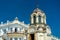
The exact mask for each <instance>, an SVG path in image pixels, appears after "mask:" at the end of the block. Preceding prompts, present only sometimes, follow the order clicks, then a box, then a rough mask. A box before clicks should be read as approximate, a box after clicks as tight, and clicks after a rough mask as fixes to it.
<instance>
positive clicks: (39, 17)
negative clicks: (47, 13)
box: [38, 15, 41, 23]
mask: <svg viewBox="0 0 60 40" xmlns="http://www.w3.org/2000/svg"><path fill="white" fill-rule="evenodd" d="M38 22H39V23H41V16H40V15H39V16H38Z"/></svg>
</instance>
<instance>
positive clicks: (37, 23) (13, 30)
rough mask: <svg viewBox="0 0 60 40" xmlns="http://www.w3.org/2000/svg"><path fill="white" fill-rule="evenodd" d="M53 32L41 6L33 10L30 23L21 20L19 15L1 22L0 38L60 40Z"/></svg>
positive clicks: (11, 39)
mask: <svg viewBox="0 0 60 40" xmlns="http://www.w3.org/2000/svg"><path fill="white" fill-rule="evenodd" d="M51 33H52V32H51V29H50V26H49V25H47V22H46V15H45V13H44V12H43V11H41V10H40V9H39V8H36V9H35V10H34V11H33V12H32V14H31V16H30V24H25V23H24V21H23V22H21V21H19V20H18V18H17V17H16V18H15V20H14V21H7V22H6V23H3V22H1V24H0V40H60V39H59V38H57V37H55V36H53V35H51Z"/></svg>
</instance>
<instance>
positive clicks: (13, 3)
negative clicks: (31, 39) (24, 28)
mask: <svg viewBox="0 0 60 40" xmlns="http://www.w3.org/2000/svg"><path fill="white" fill-rule="evenodd" d="M36 1H38V4H39V8H40V9H41V10H43V11H44V12H45V14H46V16H47V24H48V25H49V26H50V28H51V31H52V35H54V36H57V37H59V38H60V0H0V22H1V21H3V22H4V23H5V22H6V21H7V20H10V21H13V20H14V18H15V17H18V18H19V20H20V21H25V23H26V24H28V23H30V15H31V13H32V11H33V10H34V9H35V8H36Z"/></svg>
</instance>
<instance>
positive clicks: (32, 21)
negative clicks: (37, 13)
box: [30, 16, 34, 24]
mask: <svg viewBox="0 0 60 40" xmlns="http://www.w3.org/2000/svg"><path fill="white" fill-rule="evenodd" d="M30 21H31V24H33V23H34V20H33V16H31V20H30Z"/></svg>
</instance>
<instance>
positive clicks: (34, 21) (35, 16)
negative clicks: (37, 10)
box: [34, 16, 36, 24]
mask: <svg viewBox="0 0 60 40" xmlns="http://www.w3.org/2000/svg"><path fill="white" fill-rule="evenodd" d="M34 24H36V16H34Z"/></svg>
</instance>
